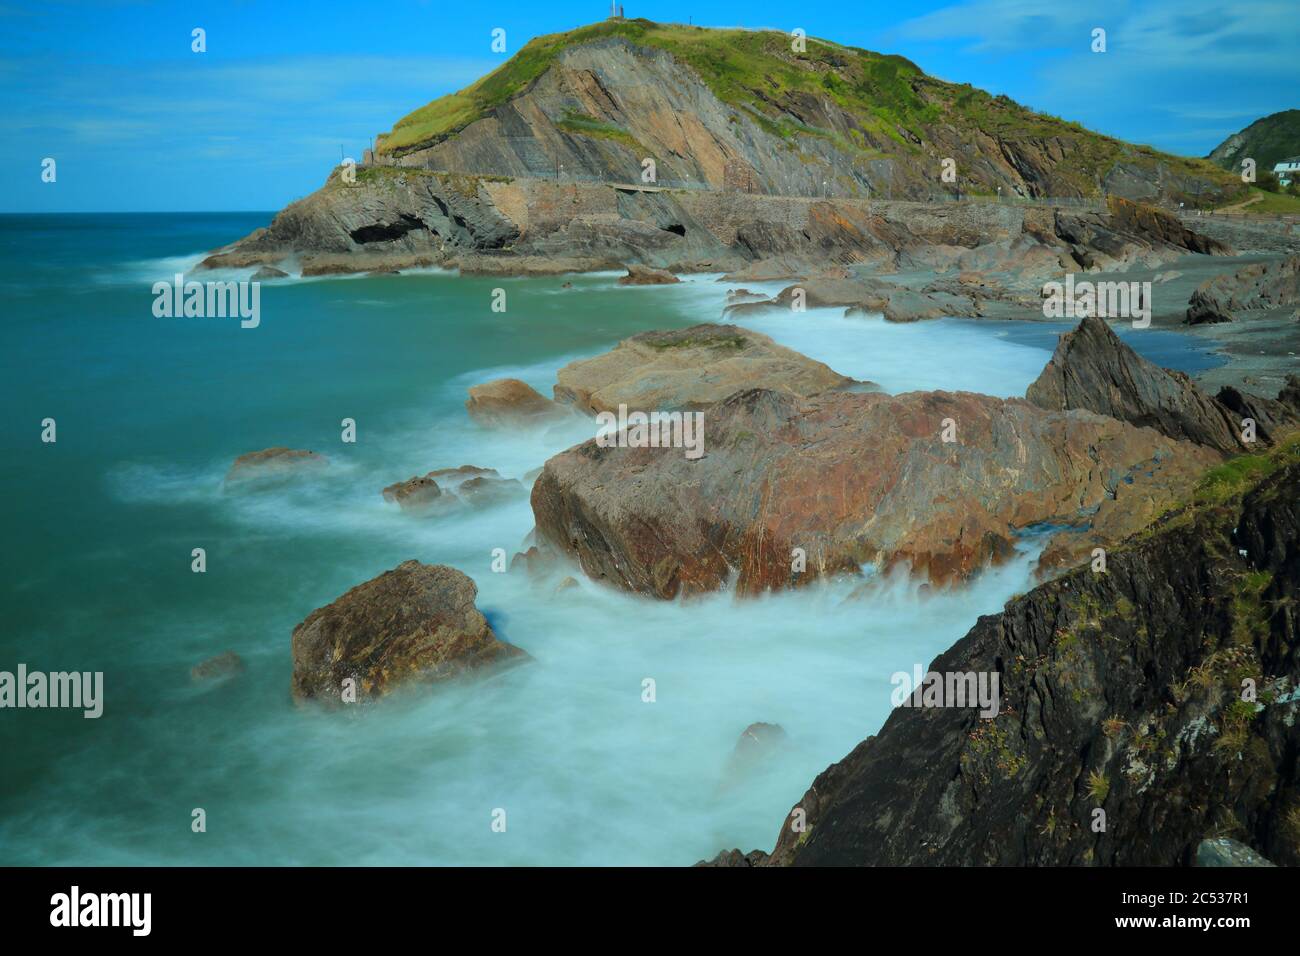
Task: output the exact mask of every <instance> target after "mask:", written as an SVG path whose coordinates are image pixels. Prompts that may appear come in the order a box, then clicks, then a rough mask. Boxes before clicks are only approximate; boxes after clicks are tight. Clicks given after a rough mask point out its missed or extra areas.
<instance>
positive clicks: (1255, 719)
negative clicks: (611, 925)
mask: <svg viewBox="0 0 1300 956" xmlns="http://www.w3.org/2000/svg"><path fill="white" fill-rule="evenodd" d="M1298 591H1300V443H1298V442H1296V441H1291V442H1290V443H1288V444H1285V445H1283V446H1281V447H1279V448H1278V449H1275V450H1273V451H1272V452H1270V453H1269V454H1268V455H1267V456H1255V457H1249V458H1238V459H1234V460H1233V461H1232V462H1230V463H1228V464H1227V465H1224V466H1221V467H1219V468H1217V469H1215V470H1213V471H1211V472H1210V473H1209V474H1208V475H1207V476H1206V477H1205V478H1204V480H1203V481H1202V482H1201V484H1200V485H1199V486H1198V488H1197V490H1196V491H1195V493H1194V494H1193V495H1192V496H1191V499H1190V500H1189V501H1188V502H1187V503H1186V504H1185V505H1184V506H1183V507H1181V508H1178V509H1174V510H1172V511H1171V512H1170V513H1169V514H1167V515H1165V516H1164V517H1163V518H1162V519H1161V520H1160V521H1158V522H1157V523H1156V524H1155V525H1153V527H1152V528H1150V529H1148V530H1147V531H1145V532H1143V533H1141V534H1139V535H1137V536H1136V537H1134V538H1133V539H1131V540H1130V541H1129V542H1128V543H1127V544H1126V545H1125V546H1124V547H1123V548H1121V549H1117V550H1114V551H1112V552H1111V554H1110V555H1109V560H1108V563H1107V567H1106V569H1105V571H1104V572H1103V573H1095V572H1094V571H1093V570H1091V569H1090V568H1086V567H1085V568H1081V569H1079V570H1077V571H1074V572H1073V573H1071V574H1068V575H1066V576H1064V577H1062V578H1058V579H1057V580H1054V581H1051V582H1049V583H1047V584H1044V585H1041V586H1039V587H1038V588H1035V589H1034V590H1033V591H1031V592H1030V593H1029V594H1026V595H1025V596H1023V597H1020V598H1017V599H1015V600H1013V601H1011V602H1009V603H1008V604H1007V606H1006V608H1005V609H1004V610H1003V612H1002V613H1001V614H995V615H990V616H987V617H983V618H981V619H980V621H979V622H978V623H977V624H976V625H975V627H974V628H972V629H971V631H970V633H969V634H967V635H966V637H964V638H963V639H962V640H961V641H959V642H958V643H957V644H956V645H955V646H953V647H952V648H951V649H950V650H948V651H947V652H945V653H944V654H942V655H940V656H939V657H938V658H937V659H936V660H935V661H934V662H933V663H932V664H931V666H930V670H932V671H936V672H940V673H957V672H976V673H979V672H983V673H996V674H997V675H999V677H1000V687H1001V711H1000V713H999V714H998V716H997V717H996V718H993V719H988V720H986V719H982V718H981V717H980V716H979V714H978V713H977V711H975V710H972V709H963V708H953V707H909V708H898V709H896V710H895V711H894V712H893V713H892V714H891V715H890V717H889V719H888V720H887V721H886V722H885V725H884V727H883V728H882V729H881V731H880V733H879V734H878V735H877V736H874V737H869V738H867V739H866V740H865V741H863V742H862V743H861V744H859V745H858V746H857V747H856V748H855V749H854V750H853V751H852V752H851V753H850V754H849V755H848V756H847V757H845V758H844V759H843V760H841V761H840V762H839V763H837V764H834V765H833V766H831V767H830V768H828V769H827V770H826V771H825V772H823V773H822V774H821V775H819V776H818V777H817V779H816V780H815V781H813V784H812V786H811V787H810V788H809V789H808V791H807V793H805V794H804V796H803V797H802V798H801V799H800V800H799V802H798V803H797V804H796V806H795V808H794V809H793V810H792V812H791V817H790V818H788V819H787V821H786V822H785V823H784V824H782V826H781V828H780V833H779V836H778V839H777V843H776V848H775V851H774V853H773V855H772V856H771V857H770V858H765V857H764V856H763V854H749V855H745V856H742V855H740V854H738V853H731V854H723V855H721V856H720V857H719V858H718V859H717V860H716V861H715V863H716V864H718V865H754V864H759V863H762V864H767V865H772V864H794V865H816V864H852V865H876V864H884V865H898V864H904V865H942V864H966V865H972V864H1011V865H1031V864H1032V865H1170V864H1191V863H1192V862H1193V860H1194V857H1195V854H1196V849H1197V846H1198V844H1199V843H1200V842H1201V841H1202V839H1204V838H1207V837H1216V838H1233V839H1236V840H1239V841H1241V842H1242V843H1244V844H1246V845H1248V846H1250V847H1253V848H1254V849H1256V850H1258V851H1259V852H1260V853H1262V854H1263V855H1264V856H1265V857H1267V858H1268V859H1269V860H1272V861H1274V862H1276V863H1278V864H1282V865H1297V864H1300V769H1298V768H1300V762H1298V761H1297V757H1300V721H1298V720H1297V718H1298V717H1300V692H1298V691H1297V683H1298V682H1300V615H1298V614H1297V606H1298V605H1297V603H1296V597H1297V592H1298ZM796 820H798V821H799V822H798V824H797V825H796V824H795V822H794V821H796Z"/></svg>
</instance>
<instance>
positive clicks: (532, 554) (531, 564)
mask: <svg viewBox="0 0 1300 956" xmlns="http://www.w3.org/2000/svg"><path fill="white" fill-rule="evenodd" d="M558 565H559V559H558V557H557V556H556V553H555V550H554V549H553V548H551V547H550V546H549V545H545V546H543V547H539V546H537V545H535V544H534V545H530V546H529V548H528V550H527V551H520V552H517V553H516V554H515V556H514V557H513V558H511V559H510V570H511V571H512V572H513V571H516V570H522V571H523V572H524V573H525V574H527V575H528V576H529V577H530V578H532V579H533V580H540V579H543V578H545V577H546V576H548V575H549V574H550V573H551V572H552V571H554V570H555V569H556V567H558Z"/></svg>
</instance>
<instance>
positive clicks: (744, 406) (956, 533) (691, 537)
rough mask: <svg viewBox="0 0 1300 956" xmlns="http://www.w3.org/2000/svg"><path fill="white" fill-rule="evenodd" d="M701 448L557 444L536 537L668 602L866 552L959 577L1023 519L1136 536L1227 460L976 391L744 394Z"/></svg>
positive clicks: (813, 571) (748, 589) (771, 581)
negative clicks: (798, 558) (799, 562)
mask: <svg viewBox="0 0 1300 956" xmlns="http://www.w3.org/2000/svg"><path fill="white" fill-rule="evenodd" d="M945 433H947V434H949V435H950V437H952V438H954V439H955V440H954V441H951V442H949V441H945V440H944V437H945ZM703 446H704V455H703V457H700V458H698V459H695V460H693V459H691V458H688V457H686V456H685V455H684V454H683V453H682V450H681V449H677V448H649V447H640V448H636V447H604V448H602V447H599V446H598V444H597V443H596V441H595V440H592V441H588V442H586V443H584V444H582V445H579V446H577V447H575V448H572V449H570V450H568V451H566V452H563V453H561V454H559V455H556V456H555V457H553V458H551V459H550V460H549V461H547V463H546V466H545V468H544V469H543V471H542V474H541V475H540V476H539V477H538V479H537V481H536V482H535V483H534V485H533V492H532V504H533V513H534V516H535V518H536V520H537V530H538V534H539V536H540V537H541V538H542V539H544V540H546V541H549V542H550V543H551V544H552V545H553V546H554V547H555V548H556V549H558V550H560V551H563V552H565V553H567V554H568V555H569V556H570V557H572V558H574V559H576V560H577V561H578V562H579V563H580V564H581V566H582V568H583V570H584V571H585V572H586V573H587V574H588V575H589V576H590V577H593V578H596V579H598V580H604V581H606V582H608V583H611V584H613V585H616V586H618V587H620V588H623V589H626V590H629V591H633V592H637V593H641V594H647V595H652V596H655V597H661V598H672V597H675V596H677V595H678V594H691V593H698V592H702V591H711V590H716V589H718V588H721V587H724V586H726V585H727V584H728V583H731V584H733V585H734V586H735V588H736V589H737V590H738V591H740V592H742V593H755V592H760V591H763V590H767V589H772V588H785V587H791V586H798V585H801V584H804V583H807V582H808V581H810V580H812V579H815V578H817V577H819V576H821V575H826V574H834V573H840V572H847V573H857V571H858V568H859V566H860V565H861V564H862V563H864V562H875V563H877V564H879V565H882V566H887V565H891V564H895V563H899V562H905V563H907V564H909V565H910V566H911V567H912V568H913V570H914V571H915V572H916V573H917V574H922V575H927V574H928V575H929V577H930V578H932V579H933V580H936V581H948V580H952V579H960V578H965V577H967V576H969V575H971V574H973V573H974V572H976V571H978V570H979V569H980V568H982V567H984V566H985V565H986V564H987V563H989V562H990V561H996V560H1000V559H1002V558H1005V557H1006V556H1007V555H1008V554H1010V553H1011V551H1012V549H1013V541H1014V536H1015V531H1014V529H1016V528H1024V527H1027V526H1029V525H1033V524H1037V523H1040V522H1053V523H1058V524H1062V525H1071V524H1073V525H1079V524H1083V523H1085V522H1092V523H1094V524H1096V523H1098V522H1100V521H1103V520H1105V521H1110V522H1113V524H1112V525H1111V526H1112V527H1114V528H1115V529H1116V532H1119V531H1122V530H1125V529H1126V528H1127V530H1132V528H1131V527H1128V524H1129V522H1127V521H1126V519H1125V516H1126V515H1132V516H1134V518H1135V519H1137V520H1142V521H1145V519H1147V518H1149V516H1150V512H1151V511H1152V510H1154V509H1157V508H1159V507H1161V506H1167V505H1168V504H1169V503H1171V502H1172V501H1173V499H1174V498H1175V497H1176V496H1177V495H1178V494H1180V493H1182V492H1183V491H1185V490H1186V486H1187V484H1188V483H1190V480H1191V475H1193V474H1195V473H1197V472H1199V471H1200V470H1201V469H1202V468H1204V467H1206V466H1207V465H1209V464H1211V463H1213V462H1216V461H1218V460H1220V459H1219V455H1218V454H1217V453H1216V452H1213V451H1211V450H1209V449H1204V448H1199V447H1197V446H1193V445H1189V444H1187V443H1177V442H1174V441H1173V440H1171V439H1169V438H1166V437H1164V436H1162V435H1160V434H1158V433H1156V432H1154V431H1151V430H1150V429H1138V428H1135V427H1133V426H1131V425H1128V424H1125V423H1122V422H1119V421H1117V420H1115V419H1111V418H1105V417H1102V416H1099V415H1095V414H1093V413H1091V412H1085V411H1069V412H1049V411H1044V410H1043V409H1040V408H1038V407H1037V406H1034V405H1032V404H1030V403H1029V402H1026V401H1023V400H1018V399H1013V400H1009V401H1003V400H1001V399H996V398H990V397H988V396H984V395H974V394H970V393H965V392H960V393H950V392H911V393H908V394H905V395H897V396H888V395H882V394H879V393H866V394H863V393H854V392H829V393H824V394H821V395H816V396H814V397H811V398H800V397H799V396H797V395H793V394H790V393H788V392H785V393H778V392H774V391H770V390H766V389H750V390H746V391H742V392H738V393H736V394H734V395H731V396H730V397H729V398H727V399H726V400H724V401H722V402H719V403H717V404H715V405H713V406H711V407H709V408H708V409H707V410H706V412H705V427H704V442H703ZM795 548H800V549H802V550H803V554H804V555H805V556H806V570H804V571H796V570H795V564H796V562H795V561H794V560H793V554H794V552H793V549H795Z"/></svg>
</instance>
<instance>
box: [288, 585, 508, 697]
mask: <svg viewBox="0 0 1300 956" xmlns="http://www.w3.org/2000/svg"><path fill="white" fill-rule="evenodd" d="M477 593H478V589H477V588H476V587H475V586H474V582H473V581H472V580H470V579H469V577H467V576H466V575H464V574H462V573H461V572H460V571H457V570H456V569H455V568H449V567H446V566H445V565H428V564H421V563H420V562H418V561H405V562H403V563H402V564H400V565H398V566H397V567H396V568H394V569H393V570H391V571H385V572H384V573H383V574H381V575H379V577H377V578H374V579H372V580H370V581H367V582H366V583H364V584H360V585H357V586H356V587H354V588H353V589H352V590H350V591H348V592H347V593H346V594H344V595H343V596H342V597H340V598H339V599H338V600H336V601H334V602H333V603H332V604H328V605H326V606H325V607H322V608H318V609H316V610H315V611H312V613H311V614H309V615H308V616H307V619H306V620H304V621H303V622H302V623H301V624H299V625H298V626H297V627H295V628H294V629H293V685H292V686H293V696H294V697H295V698H296V699H298V700H306V699H310V698H317V699H321V700H325V701H331V702H335V703H337V702H340V701H341V700H342V699H343V696H344V695H343V687H344V684H343V682H344V681H345V680H347V679H349V678H351V679H353V680H354V681H355V682H356V684H355V687H356V700H357V702H358V703H360V702H362V701H365V700H371V699H375V698H379V697H383V696H384V695H386V694H389V693H391V692H392V691H394V690H395V689H397V688H398V687H399V686H401V685H403V684H407V683H434V682H437V681H444V680H449V679H451V678H454V677H458V676H460V675H462V674H465V673H467V672H470V671H475V670H479V669H481V668H484V667H489V666H491V665H495V664H502V663H506V662H508V661H511V660H519V659H523V658H526V657H527V656H528V655H527V654H525V653H524V652H523V651H522V650H520V649H519V648H517V647H515V646H514V645H512V644H507V643H505V642H503V641H501V640H498V639H497V636H496V635H495V634H494V633H493V632H492V628H491V627H489V626H488V622H487V619H486V618H484V617H483V615H482V614H481V613H480V612H479V610H478V608H476V607H475V606H474V598H475V596H476V595H477Z"/></svg>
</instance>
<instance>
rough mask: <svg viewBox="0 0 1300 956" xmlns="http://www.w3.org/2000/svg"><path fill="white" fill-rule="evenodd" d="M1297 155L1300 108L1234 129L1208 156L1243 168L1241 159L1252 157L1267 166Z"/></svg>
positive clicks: (1225, 165) (1262, 167)
mask: <svg viewBox="0 0 1300 956" xmlns="http://www.w3.org/2000/svg"><path fill="white" fill-rule="evenodd" d="M1296 155H1300V110H1283V111H1282V112H1281V113H1274V114H1273V115H1272V116H1265V117H1264V118H1263V119H1257V120H1255V122H1253V123H1251V124H1250V125H1249V126H1247V127H1246V128H1245V129H1243V130H1242V131H1241V132H1240V133H1233V134H1232V135H1231V136H1229V137H1228V138H1227V139H1225V140H1224V141H1223V142H1222V143H1220V144H1219V145H1218V146H1216V147H1214V149H1213V150H1211V152H1210V155H1209V156H1208V157H1207V159H1209V160H1210V161H1211V162H1213V163H1217V164H1218V165H1220V166H1222V167H1223V168H1224V169H1233V170H1239V169H1240V168H1241V165H1240V164H1241V161H1242V160H1243V159H1245V158H1246V157H1250V158H1251V159H1253V160H1255V168H1256V169H1257V170H1265V169H1272V168H1273V167H1274V165H1276V164H1277V162H1278V161H1279V160H1282V159H1286V158H1287V157H1288V156H1296Z"/></svg>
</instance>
